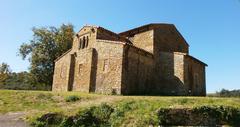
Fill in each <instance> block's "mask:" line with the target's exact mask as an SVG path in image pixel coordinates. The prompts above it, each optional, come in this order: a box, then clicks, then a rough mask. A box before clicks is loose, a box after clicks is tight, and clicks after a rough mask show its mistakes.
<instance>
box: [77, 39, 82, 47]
mask: <svg viewBox="0 0 240 127" xmlns="http://www.w3.org/2000/svg"><path fill="white" fill-rule="evenodd" d="M81 46H82V39H81V38H80V41H79V46H78V49H81Z"/></svg>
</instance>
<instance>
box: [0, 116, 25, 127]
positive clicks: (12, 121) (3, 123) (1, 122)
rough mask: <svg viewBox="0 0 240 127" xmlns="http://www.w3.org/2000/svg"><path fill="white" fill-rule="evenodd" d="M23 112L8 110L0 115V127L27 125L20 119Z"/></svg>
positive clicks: (22, 126)
mask: <svg viewBox="0 0 240 127" xmlns="http://www.w3.org/2000/svg"><path fill="white" fill-rule="evenodd" d="M24 116H25V113H24V112H9V113H6V114H1V115H0V127H28V125H27V123H26V122H24V120H22V118H23V117H24Z"/></svg>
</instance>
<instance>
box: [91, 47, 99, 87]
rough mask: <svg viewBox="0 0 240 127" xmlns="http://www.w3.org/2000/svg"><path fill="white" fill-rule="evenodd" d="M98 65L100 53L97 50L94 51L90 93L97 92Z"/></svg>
mask: <svg viewBox="0 0 240 127" xmlns="http://www.w3.org/2000/svg"><path fill="white" fill-rule="evenodd" d="M97 64H98V52H97V51H96V49H93V52H92V64H91V72H90V88H89V92H95V91H96V78H97Z"/></svg>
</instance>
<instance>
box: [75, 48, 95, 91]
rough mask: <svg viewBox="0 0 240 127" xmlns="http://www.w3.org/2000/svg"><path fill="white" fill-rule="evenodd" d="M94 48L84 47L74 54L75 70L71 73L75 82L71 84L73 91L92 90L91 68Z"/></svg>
mask: <svg viewBox="0 0 240 127" xmlns="http://www.w3.org/2000/svg"><path fill="white" fill-rule="evenodd" d="M92 59H93V49H92V48H87V49H82V50H80V51H79V52H77V53H76V55H75V56H74V68H73V69H74V71H73V74H72V75H71V76H72V77H73V78H74V79H73V83H72V84H70V85H71V86H70V87H72V89H71V90H73V91H81V92H90V83H91V78H90V76H91V71H92V70H91V69H92Z"/></svg>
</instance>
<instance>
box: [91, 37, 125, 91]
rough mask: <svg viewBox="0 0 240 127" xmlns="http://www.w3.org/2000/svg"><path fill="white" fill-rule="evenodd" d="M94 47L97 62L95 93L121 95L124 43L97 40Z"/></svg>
mask: <svg viewBox="0 0 240 127" xmlns="http://www.w3.org/2000/svg"><path fill="white" fill-rule="evenodd" d="M94 47H95V50H96V54H95V56H94V59H95V60H96V61H97V64H96V65H97V67H96V90H95V92H97V93H105V94H121V81H122V59H123V43H122V42H116V41H107V40H97V42H96V43H94Z"/></svg>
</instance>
